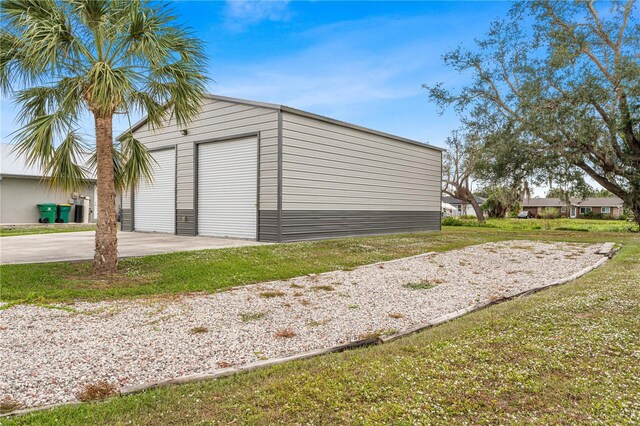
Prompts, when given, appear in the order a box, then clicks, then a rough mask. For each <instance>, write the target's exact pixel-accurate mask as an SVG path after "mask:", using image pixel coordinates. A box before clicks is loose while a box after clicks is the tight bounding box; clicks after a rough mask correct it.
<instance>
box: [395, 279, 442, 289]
mask: <svg viewBox="0 0 640 426" xmlns="http://www.w3.org/2000/svg"><path fill="white" fill-rule="evenodd" d="M435 286H436V284H434V283H432V282H429V281H427V280H424V281H420V282H419V283H407V284H405V285H403V286H402V287H404V288H408V289H410V290H428V289H430V288H434V287H435Z"/></svg>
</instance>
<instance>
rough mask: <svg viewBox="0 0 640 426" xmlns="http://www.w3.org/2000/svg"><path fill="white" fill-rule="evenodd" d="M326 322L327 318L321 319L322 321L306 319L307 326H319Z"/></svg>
mask: <svg viewBox="0 0 640 426" xmlns="http://www.w3.org/2000/svg"><path fill="white" fill-rule="evenodd" d="M328 322H329V320H322V321H316V320H309V321H307V327H320V326H321V325H325V324H326V323H328Z"/></svg>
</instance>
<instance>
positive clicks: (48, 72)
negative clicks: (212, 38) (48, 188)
mask: <svg viewBox="0 0 640 426" xmlns="http://www.w3.org/2000/svg"><path fill="white" fill-rule="evenodd" d="M0 8H1V11H0V16H1V17H2V29H1V33H0V86H1V88H2V92H3V94H9V95H10V96H11V97H12V98H13V99H14V100H15V101H16V103H17V104H19V105H20V106H21V111H20V114H19V117H18V118H19V120H20V121H21V122H22V123H23V127H22V128H21V129H20V130H19V131H18V132H17V133H16V148H15V149H16V150H18V152H19V153H20V154H22V155H24V156H25V157H26V159H27V161H28V162H29V164H37V165H40V166H41V167H42V168H43V170H44V171H45V173H46V174H48V175H50V176H51V180H50V183H51V184H52V185H55V186H59V187H62V188H63V189H71V188H77V187H78V186H79V185H80V184H82V183H83V182H84V181H85V180H86V177H87V173H88V171H89V170H88V168H90V167H92V166H91V165H89V166H87V165H84V164H79V163H80V159H81V158H82V156H83V153H84V152H85V145H86V144H84V143H83V140H82V138H81V137H80V134H79V132H78V123H79V122H80V119H81V118H82V114H88V113H91V114H92V115H93V119H94V122H95V150H94V153H93V167H95V169H96V170H95V171H96V177H97V186H98V223H97V230H96V238H95V241H96V244H95V257H94V272H95V273H96V274H111V273H114V272H116V270H117V262H118V256H117V236H116V208H115V197H116V190H118V189H123V188H125V187H132V186H135V185H136V184H137V183H138V182H139V180H140V179H141V177H143V176H144V177H147V178H151V177H152V176H151V175H152V166H153V164H152V162H153V159H152V158H151V157H150V155H149V153H148V152H147V150H146V148H145V147H144V145H142V144H141V143H140V142H139V141H138V140H136V139H135V138H134V137H133V135H132V134H126V135H125V136H124V137H123V138H121V140H120V142H119V143H118V144H117V145H114V142H113V134H112V126H113V116H114V115H115V114H125V115H126V116H127V118H128V115H129V113H131V112H134V111H135V112H139V113H143V114H145V113H146V114H147V115H148V118H149V123H150V125H151V126H152V127H157V126H159V125H161V124H162V123H165V122H166V120H167V118H169V117H175V119H176V123H177V125H178V126H181V125H184V123H187V122H189V121H191V120H193V119H194V118H195V116H196V115H197V113H198V112H199V109H200V102H201V99H202V96H203V95H204V92H205V85H206V82H207V79H206V77H204V75H203V73H204V68H205V60H204V54H203V46H202V43H201V41H200V40H198V39H196V38H194V37H193V36H192V35H191V33H190V32H189V30H188V29H186V28H184V27H182V26H180V25H178V24H176V23H175V19H176V18H175V16H173V14H172V11H171V10H170V9H169V8H168V7H167V6H166V5H165V4H159V3H156V2H154V3H153V4H151V3H150V2H148V1H144V0H63V1H56V0H3V1H1V2H0Z"/></svg>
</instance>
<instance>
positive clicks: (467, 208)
mask: <svg viewBox="0 0 640 426" xmlns="http://www.w3.org/2000/svg"><path fill="white" fill-rule="evenodd" d="M474 198H475V199H476V201H477V202H478V204H479V205H482V203H484V202H485V201H487V199H486V198H482V197H478V196H475V195H474ZM442 203H443V206H444V205H445V204H448V205H451V206H453V208H454V213H453V216H465V215H466V216H474V217H475V215H476V212H475V210H473V206H472V205H471V204H469V203H465V202H464V201H462V200H458V199H457V198H454V197H451V196H443V197H442Z"/></svg>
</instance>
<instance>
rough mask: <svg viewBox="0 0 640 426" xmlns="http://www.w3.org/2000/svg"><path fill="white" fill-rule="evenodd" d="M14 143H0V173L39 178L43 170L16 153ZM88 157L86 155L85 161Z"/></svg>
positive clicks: (93, 176) (92, 176) (90, 177)
mask: <svg viewBox="0 0 640 426" xmlns="http://www.w3.org/2000/svg"><path fill="white" fill-rule="evenodd" d="M14 147H15V145H13V144H9V143H1V144H0V157H1V158H0V175H2V176H16V177H29V178H41V177H43V176H44V173H43V170H42V168H41V167H39V166H37V165H28V164H27V161H26V158H24V156H22V155H18V153H17V152H16V151H14ZM88 159H89V157H88V156H87V161H88ZM88 177H89V179H92V180H93V179H95V175H93V174H91V175H90V176H88Z"/></svg>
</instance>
